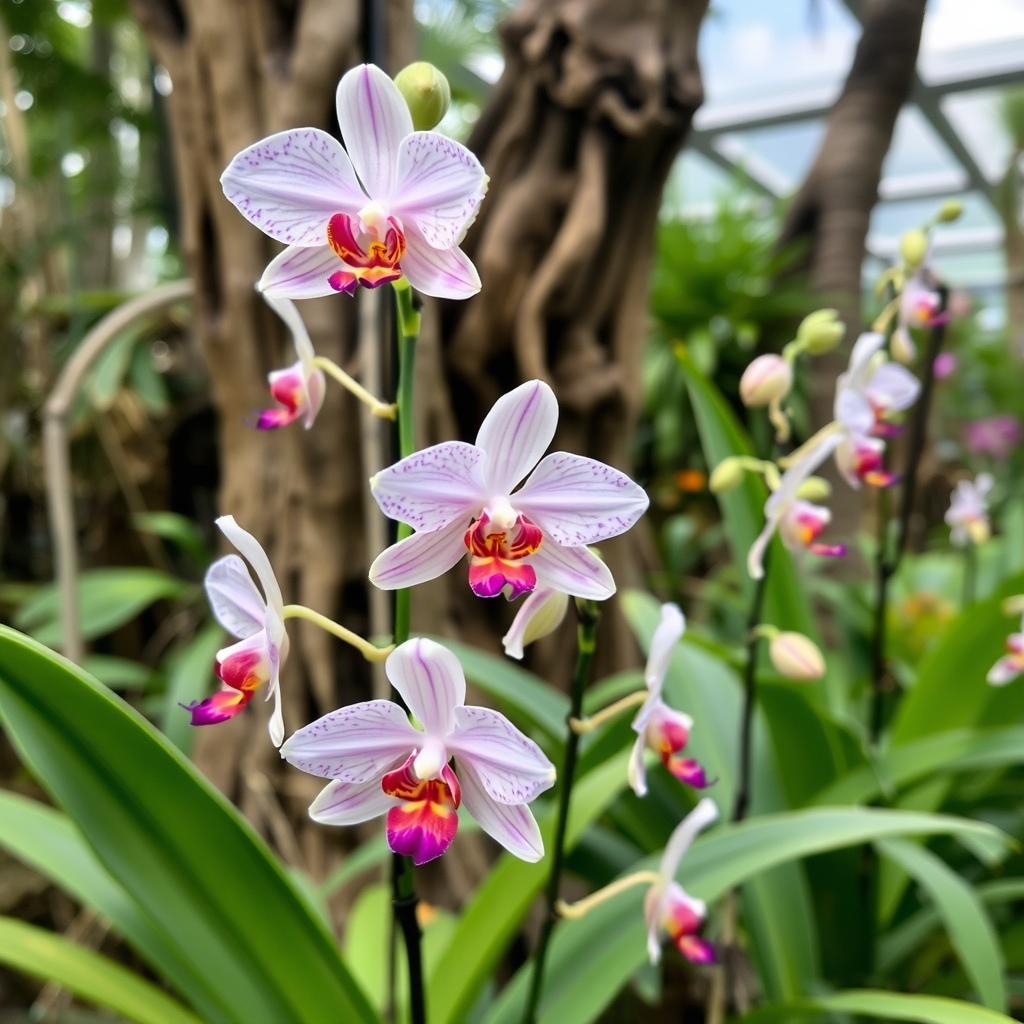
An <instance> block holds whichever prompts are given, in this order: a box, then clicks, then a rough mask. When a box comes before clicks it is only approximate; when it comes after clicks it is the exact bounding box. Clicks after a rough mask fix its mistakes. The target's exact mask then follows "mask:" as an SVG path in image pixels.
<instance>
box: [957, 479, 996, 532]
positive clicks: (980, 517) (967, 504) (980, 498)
mask: <svg viewBox="0 0 1024 1024" xmlns="http://www.w3.org/2000/svg"><path fill="white" fill-rule="evenodd" d="M994 482H995V481H994V480H993V479H992V475H991V474H990V473H979V474H978V475H977V477H975V479H974V480H961V481H960V483H958V484H957V485H956V488H955V489H954V491H953V494H952V497H951V498H950V501H949V508H948V509H947V510H946V525H947V526H949V528H950V533H949V539H950V541H952V543H953V544H955V545H956V546H957V547H966V546H967V545H968V544H984V543H985V541H987V540H988V539H989V537H990V536H991V535H992V527H991V525H990V524H989V519H988V495H989V492H990V491H991V490H992V485H993V484H994Z"/></svg>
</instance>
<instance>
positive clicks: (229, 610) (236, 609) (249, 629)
mask: <svg viewBox="0 0 1024 1024" xmlns="http://www.w3.org/2000/svg"><path fill="white" fill-rule="evenodd" d="M203 585H204V586H205V587H206V596H207V599H208V600H209V602H210V608H211V609H212V610H213V614H214V617H215V618H216V619H217V621H218V622H219V623H220V624H221V625H222V626H223V627H224V628H225V629H226V630H227V631H228V632H229V633H230V634H231V635H232V636H236V637H239V638H242V637H248V636H252V634H253V633H258V632H259V631H260V630H261V629H263V628H264V626H265V625H266V621H265V620H266V613H267V606H266V602H265V601H264V599H263V595H262V594H261V593H260V592H259V590H258V589H257V588H256V584H255V583H253V580H252V576H251V575H250V574H249V570H248V569H247V568H246V567H245V562H243V561H242V559H241V558H239V557H238V555H225V556H224V557H223V558H218V559H217V561H216V562H214V563H213V565H211V566H210V568H209V569H208V570H207V571H206V578H205V580H204V581H203Z"/></svg>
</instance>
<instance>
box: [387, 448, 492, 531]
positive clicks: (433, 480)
mask: <svg viewBox="0 0 1024 1024" xmlns="http://www.w3.org/2000/svg"><path fill="white" fill-rule="evenodd" d="M482 458H483V452H482V451H481V450H480V449H479V448H477V447H476V446H475V445H471V444H466V443H465V442H463V441H447V442H445V443H444V444H435V445H433V446H432V447H430V448H424V449H423V450H422V451H418V452H415V453H414V454H412V455H409V456H407V457H406V458H404V459H402V460H401V461H400V462H396V463H395V464H394V465H393V466H389V467H388V468H387V469H382V470H381V471H380V472H379V473H377V474H376V476H374V477H373V479H372V480H371V481H370V488H371V490H372V491H373V497H374V499H375V500H376V502H377V504H378V505H379V506H380V510H381V512H383V513H384V515H386V516H387V517H388V518H389V519H397V520H398V521H399V522H401V523H407V524H408V525H409V526H411V527H412V528H413V529H414V530H416V531H417V533H433V532H434V531H435V530H440V529H441V528H442V527H445V526H448V525H449V524H450V523H452V522H453V521H454V520H456V519H459V520H460V521H461V522H462V523H463V525H465V522H466V520H467V519H469V518H470V517H471V516H473V515H474V514H475V513H476V512H478V511H479V509H480V506H481V505H482V504H483V501H484V496H483V490H482V486H481V483H480V478H479V473H478V471H477V467H478V465H479V463H480V460H481V459H482Z"/></svg>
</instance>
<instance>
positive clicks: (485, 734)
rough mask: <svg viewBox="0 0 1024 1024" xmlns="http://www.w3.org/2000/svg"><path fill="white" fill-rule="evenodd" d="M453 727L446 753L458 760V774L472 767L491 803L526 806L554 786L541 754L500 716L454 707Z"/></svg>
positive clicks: (552, 773) (551, 770)
mask: <svg viewBox="0 0 1024 1024" xmlns="http://www.w3.org/2000/svg"><path fill="white" fill-rule="evenodd" d="M455 723H456V724H455V732H454V733H452V735H451V736H450V737H449V739H448V742H447V747H448V750H449V751H450V752H451V753H452V754H454V755H455V756H456V758H458V762H457V763H458V766H459V771H462V768H463V766H464V765H465V764H466V763H467V762H468V763H469V764H470V765H472V767H473V770H474V771H475V772H476V774H477V777H478V778H479V780H480V784H481V785H482V786H483V788H484V789H485V790H486V792H487V795H488V796H489V797H490V798H491V799H492V800H497V801H498V803H500V804H522V803H527V802H529V801H530V800H533V799H534V797H536V796H538V795H539V794H541V793H543V792H544V791H545V790H546V789H550V788H551V787H552V786H553V785H554V782H555V766H554V765H553V764H552V763H551V762H550V761H549V760H548V759H547V757H546V756H545V755H544V751H543V750H541V749H540V747H538V746H537V744H536V743H534V742H533V740H531V739H530V738H529V737H528V736H524V735H523V734H522V733H521V732H520V731H519V730H518V729H517V728H516V727H515V726H514V725H513V724H512V723H511V722H510V721H509V720H508V719H507V718H506V717H505V716H504V715H503V714H501V713H500V712H498V711H492V710H491V709H490V708H478V707H457V708H456V709H455Z"/></svg>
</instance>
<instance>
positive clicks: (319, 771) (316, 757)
mask: <svg viewBox="0 0 1024 1024" xmlns="http://www.w3.org/2000/svg"><path fill="white" fill-rule="evenodd" d="M421 739H422V734H421V733H419V732H417V730H415V729H414V728H413V727H412V726H411V725H410V724H409V719H408V717H407V716H406V714H405V712H404V711H403V710H402V709H401V708H400V707H399V706H398V705H397V704H396V703H395V702H394V701H390V700H368V701H362V702H361V703H359V704H349V705H348V706H347V707H343V708H338V709H337V711H331V712H329V713H328V714H326V715H324V716H323V717H322V718H318V719H317V720H316V721H315V722H311V723H310V724H309V725H306V726H303V728H301V729H299V730H298V732H295V733H293V734H292V735H291V736H289V737H288V742H287V743H285V745H284V746H283V747H282V748H281V756H282V757H283V758H284V759H285V760H286V761H287V762H288V763H289V764H293V765H295V767H296V768H299V769H301V770H302V771H304V772H308V773H309V774H310V775H319V776H320V777H321V778H323V779H338V780H339V781H341V782H352V783H358V782H368V781H369V780H370V779H379V778H380V777H381V775H383V774H384V772H386V771H387V770H388V769H389V768H392V767H394V764H395V762H396V761H397V760H399V759H404V758H406V757H408V756H409V754H410V752H411V751H412V750H413V748H415V747H416V746H418V744H419V741H420V740H421Z"/></svg>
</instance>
